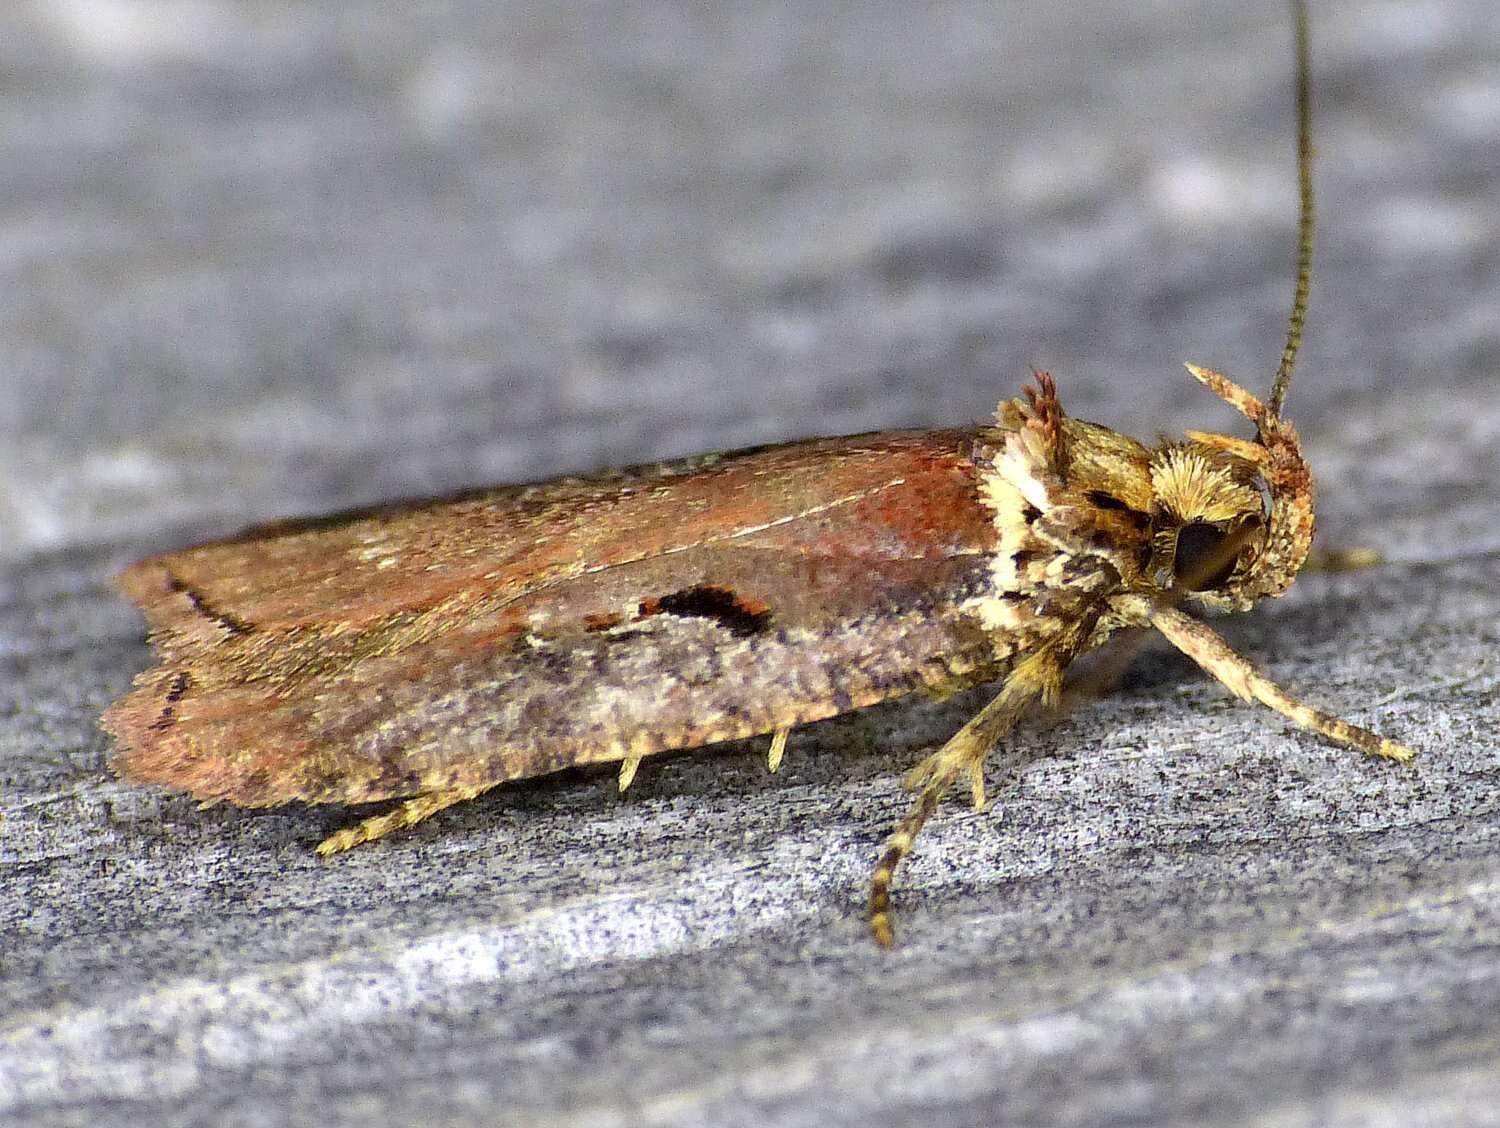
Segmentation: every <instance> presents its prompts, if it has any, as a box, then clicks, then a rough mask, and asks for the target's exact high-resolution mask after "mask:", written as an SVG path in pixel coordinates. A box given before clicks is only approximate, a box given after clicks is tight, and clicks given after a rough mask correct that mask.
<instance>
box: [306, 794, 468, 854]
mask: <svg viewBox="0 0 1500 1128" xmlns="http://www.w3.org/2000/svg"><path fill="white" fill-rule="evenodd" d="M494 786H495V784H494V783H482V784H471V785H468V786H465V787H451V788H448V789H447V790H444V791H429V792H427V793H426V794H425V795H418V796H416V797H414V798H411V799H408V800H407V801H406V802H404V803H402V804H401V806H399V807H397V808H396V809H395V810H394V811H387V812H386V813H385V814H383V815H374V816H372V817H370V818H368V819H365V820H364V821H363V822H359V823H355V824H354V825H353V826H350V827H345V828H344V829H343V830H341V831H338V832H337V833H335V834H330V835H329V836H328V837H327V838H325V839H323V841H322V842H319V843H318V845H317V852H318V853H319V854H320V855H322V856H323V857H325V858H326V857H328V856H329V855H331V854H338V853H342V852H343V851H344V850H348V849H351V848H353V847H355V846H359V845H362V844H363V843H366V842H374V841H375V839H377V838H382V837H384V836H385V835H387V834H390V833H391V832H392V831H393V830H405V829H406V828H407V827H409V826H416V825H417V823H419V822H421V821H422V820H423V819H426V818H428V817H430V816H432V815H435V814H437V813H438V812H439V811H441V810H442V809H443V808H444V807H451V806H453V805H454V804H455V803H462V802H464V800H466V799H473V798H474V797H475V796H476V795H483V794H484V793H485V792H486V791H488V790H489V789H490V788H492V787H494Z"/></svg>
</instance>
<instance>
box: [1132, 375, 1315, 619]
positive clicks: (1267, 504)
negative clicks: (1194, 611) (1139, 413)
mask: <svg viewBox="0 0 1500 1128" xmlns="http://www.w3.org/2000/svg"><path fill="white" fill-rule="evenodd" d="M1187 367H1188V370H1189V371H1190V372H1192V374H1193V375H1194V376H1196V377H1197V378H1198V379H1199V380H1200V381H1202V382H1203V383H1204V384H1205V385H1207V387H1208V388H1209V389H1210V390H1211V391H1213V392H1214V393H1215V394H1216V395H1218V396H1220V397H1221V398H1222V399H1224V400H1225V401H1227V402H1228V403H1229V404H1230V405H1231V406H1232V407H1234V408H1235V409H1236V410H1237V411H1239V412H1240V413H1241V414H1242V415H1244V416H1245V417H1246V418H1248V419H1249V420H1250V421H1251V422H1252V423H1254V424H1255V429H1256V436H1255V438H1254V439H1253V440H1252V439H1239V438H1235V437H1233V436H1231V435H1219V434H1212V433H1209V432H1204V431H1189V432H1188V435H1187V439H1188V441H1187V442H1185V443H1169V444H1166V445H1164V446H1162V447H1160V448H1158V449H1157V450H1156V451H1155V452H1153V454H1152V456H1151V464H1150V471H1151V484H1152V491H1153V493H1154V494H1155V499H1156V503H1157V514H1158V516H1157V519H1156V521H1155V523H1154V528H1153V535H1152V561H1153V568H1154V569H1155V570H1156V571H1157V572H1158V573H1159V574H1162V579H1167V580H1168V582H1169V583H1171V584H1175V585H1180V586H1182V587H1186V588H1187V589H1188V590H1190V591H1192V592H1193V593H1194V599H1195V601H1196V602H1199V603H1202V604H1204V605H1206V606H1209V607H1216V608H1223V609H1231V608H1232V609H1237V610H1243V609H1245V608H1247V607H1249V606H1250V605H1251V604H1253V603H1254V602H1255V601H1256V600H1258V599H1262V598H1265V597H1267V596H1275V595H1280V594H1281V593H1282V592H1284V591H1285V590H1286V589H1287V588H1288V587H1289V586H1290V585H1291V582H1292V580H1294V579H1295V578H1296V576H1297V573H1298V572H1299V571H1300V570H1301V568H1302V564H1303V562H1304V561H1305V560H1306V559H1307V553H1308V549H1309V548H1310V547H1311V546H1312V534H1313V484H1312V475H1311V474H1310V473H1309V472H1308V469H1307V463H1306V461H1305V460H1304V459H1303V457H1302V448H1301V445H1300V444H1299V443H1298V441H1297V432H1296V430H1295V429H1293V427H1292V425H1291V424H1290V423H1288V422H1286V421H1285V420H1283V419H1282V418H1281V417H1280V413H1279V412H1277V411H1274V410H1273V409H1272V408H1271V407H1269V406H1268V405H1266V404H1263V403H1262V402H1261V401H1260V400H1258V399H1256V398H1255V397H1254V396H1253V395H1251V394H1250V393H1249V392H1247V391H1246V390H1245V389H1244V388H1241V387H1240V386H1239V385H1238V384H1235V383H1233V382H1232V381H1231V380H1229V379H1227V378H1226V377H1224V376H1222V375H1220V374H1219V373H1217V372H1213V371H1210V370H1209V369H1206V368H1200V367H1198V366H1197V365H1193V364H1190V365H1188V366H1187Z"/></svg>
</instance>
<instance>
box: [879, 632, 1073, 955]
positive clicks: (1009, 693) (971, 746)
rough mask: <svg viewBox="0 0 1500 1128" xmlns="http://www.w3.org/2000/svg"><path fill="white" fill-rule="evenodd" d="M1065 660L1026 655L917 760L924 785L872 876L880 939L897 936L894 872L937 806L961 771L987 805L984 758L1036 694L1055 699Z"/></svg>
mask: <svg viewBox="0 0 1500 1128" xmlns="http://www.w3.org/2000/svg"><path fill="white" fill-rule="evenodd" d="M1062 670H1063V665H1062V663H1061V662H1060V661H1059V660H1058V658H1057V656H1056V655H1055V654H1053V652H1052V651H1051V649H1050V648H1049V649H1044V650H1041V651H1038V652H1037V653H1035V654H1033V655H1031V656H1030V657H1028V658H1026V659H1024V660H1023V661H1022V662H1021V663H1020V664H1018V665H1017V666H1016V667H1015V669H1013V670H1012V671H1011V673H1010V676H1009V677H1008V678H1006V679H1005V685H1004V686H1002V687H1001V689H1000V692H999V693H998V694H996V695H995V697H994V699H993V700H992V701H991V702H990V703H989V704H988V705H986V706H985V707H984V708H983V709H981V710H980V711H979V712H978V713H976V714H975V715H974V716H973V717H971V718H970V719H969V722H968V723H967V724H965V725H964V727H963V728H961V729H959V730H958V732H956V733H954V734H953V736H952V738H951V739H950V740H949V741H948V743H946V744H944V745H943V746H942V747H941V748H940V749H938V750H937V752H935V753H933V754H932V755H931V756H929V757H927V759H925V760H923V761H922V762H921V763H920V764H918V765H917V766H916V767H915V768H914V769H912V771H911V772H909V773H908V774H907V776H906V779H905V781H904V783H905V785H906V787H907V788H908V789H910V790H917V789H918V788H920V793H919V794H918V795H917V801H916V802H915V803H914V804H913V805H912V808H911V810H910V811H908V812H907V814H906V817H905V818H903V819H902V820H901V821H900V822H899V823H897V824H896V829H895V830H894V831H893V832H892V834H891V836H890V837H889V838H887V839H886V843H885V850H884V851H883V852H882V853H881V855H880V861H879V862H878V863H876V866H875V873H874V875H873V876H872V877H871V878H870V931H871V932H872V933H874V935H875V942H876V943H877V944H879V945H880V946H881V947H882V948H889V947H890V946H891V945H892V944H893V943H894V942H895V934H894V933H893V932H892V930H891V877H892V876H893V875H894V874H895V872H896V867H897V866H899V865H900V864H901V862H902V860H903V859H904V858H905V857H906V856H907V855H908V854H910V853H911V848H912V843H913V842H915V841H916V837H917V835H918V834H919V833H920V832H921V830H922V827H923V826H924V825H925V824H926V822H927V820H928V819H929V818H930V817H931V816H932V812H933V811H935V810H936V809H937V805H938V802H939V801H940V800H941V799H942V797H943V795H944V793H946V792H947V790H948V789H949V788H950V787H952V786H953V783H954V781H955V780H957V779H958V777H959V776H961V775H963V774H965V773H967V774H968V776H969V779H970V783H971V785H972V787H973V793H974V803H975V806H976V807H980V808H982V807H983V806H984V758H985V757H986V756H987V755H989V753H990V750H991V749H992V748H994V747H995V745H996V744H997V743H998V742H999V741H1000V740H1001V739H1002V738H1004V737H1005V736H1006V735H1007V734H1008V733H1009V732H1010V731H1011V730H1012V729H1014V728H1015V727H1016V722H1017V721H1019V720H1020V719H1021V715H1022V714H1023V713H1024V712H1025V711H1026V707H1027V706H1028V705H1030V704H1031V702H1032V701H1033V700H1035V699H1036V698H1037V697H1042V698H1044V699H1047V700H1052V699H1055V698H1056V696H1057V693H1058V689H1059V686H1060V685H1061V682H1062Z"/></svg>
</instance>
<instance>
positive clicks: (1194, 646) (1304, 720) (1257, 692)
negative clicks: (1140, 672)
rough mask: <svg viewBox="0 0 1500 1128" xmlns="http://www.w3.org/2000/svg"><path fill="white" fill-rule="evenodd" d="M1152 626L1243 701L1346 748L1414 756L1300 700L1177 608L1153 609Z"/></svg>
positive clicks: (1390, 755) (1393, 757)
mask: <svg viewBox="0 0 1500 1128" xmlns="http://www.w3.org/2000/svg"><path fill="white" fill-rule="evenodd" d="M1151 625H1152V626H1154V627H1155V628H1156V629H1157V630H1159V631H1161V633H1162V634H1164V635H1166V636H1167V638H1168V639H1169V640H1170V641H1171V643H1172V645H1173V646H1175V647H1177V649H1178V650H1180V651H1182V652H1183V653H1184V654H1186V655H1187V656H1188V657H1189V658H1191V659H1192V660H1193V661H1194V662H1197V663H1198V665H1200V666H1202V667H1203V668H1204V669H1205V670H1207V671H1208V672H1209V673H1210V674H1212V675H1213V676H1214V677H1215V678H1217V679H1218V680H1219V681H1220V682H1222V683H1223V684H1224V686H1225V687H1226V688H1227V689H1228V690H1229V692H1231V693H1233V694H1234V695H1235V696H1236V697H1239V698H1241V699H1242V700H1244V701H1252V700H1253V701H1259V702H1260V703H1261V704H1262V705H1266V706H1269V707H1270V708H1272V709H1275V710H1276V711H1277V712H1278V713H1280V714H1281V715H1282V716H1283V717H1286V718H1287V719H1288V720H1291V721H1294V722H1296V723H1297V724H1299V725H1301V726H1302V727H1303V728H1306V729H1311V730H1312V731H1313V732H1317V733H1321V734H1322V735H1324V736H1326V737H1328V739H1330V740H1334V741H1337V742H1338V743H1340V744H1344V745H1347V746H1349V747H1350V748H1356V749H1358V750H1359V751H1361V752H1368V753H1369V754H1370V755H1372V756H1383V757H1385V758H1386V759H1388V760H1400V761H1406V760H1410V759H1411V758H1412V757H1413V756H1415V755H1416V753H1415V752H1413V751H1412V750H1411V749H1410V748H1408V747H1406V745H1404V744H1397V743H1396V742H1395V741H1394V740H1387V739H1386V738H1385V737H1383V736H1380V735H1379V734H1377V733H1373V732H1371V731H1370V730H1369V729H1364V728H1360V727H1359V726H1358V725H1356V724H1351V723H1350V722H1349V721H1346V720H1343V719H1342V718H1340V717H1335V716H1334V715H1333V714H1331V713H1325V712H1323V711H1322V710H1321V709H1314V708H1313V707H1312V706H1311V705H1304V704H1303V703H1302V702H1300V701H1298V700H1297V699H1296V698H1294V697H1292V696H1291V695H1290V694H1288V693H1287V692H1286V691H1285V690H1284V689H1282V688H1281V687H1280V686H1278V685H1277V684H1276V683H1275V682H1273V681H1271V679H1269V678H1268V677H1266V676H1265V675H1264V674H1262V673H1261V672H1260V671H1259V670H1257V669H1256V668H1255V667H1254V665H1252V664H1251V663H1250V662H1249V661H1248V660H1247V659H1245V658H1241V657H1240V656H1239V655H1238V654H1236V653H1235V652H1234V651H1233V650H1231V649H1230V648H1229V644H1228V643H1227V642H1225V641H1224V640H1223V639H1222V638H1220V637H1219V635H1218V634H1216V633H1215V632H1214V631H1213V630H1212V629H1211V628H1210V627H1209V626H1208V625H1207V624H1205V623H1202V622H1200V621H1199V620H1197V619H1194V618H1193V617H1192V616H1190V615H1184V614H1183V613H1182V612H1181V611H1178V610H1177V609H1176V608H1171V607H1162V608H1158V609H1157V610H1155V611H1153V612H1152V614H1151Z"/></svg>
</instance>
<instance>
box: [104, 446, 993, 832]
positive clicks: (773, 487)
mask: <svg viewBox="0 0 1500 1128" xmlns="http://www.w3.org/2000/svg"><path fill="white" fill-rule="evenodd" d="M977 437H978V436H977V432H973V431H936V432H890V433H883V434H876V435H866V436H854V437H849V438H840V439H824V440H816V441H810V442H805V443H795V444H790V445H787V446H780V447H770V448H763V449H760V450H754V451H748V452H742V453H739V454H730V455H722V456H715V457H712V458H709V459H700V460H694V461H693V462H691V463H683V464H677V465H675V466H671V465H669V466H658V467H643V468H637V469H634V470H629V471H621V472H615V473H613V474H611V475H609V476H608V477H607V478H602V479H563V480H560V481H557V482H551V483H545V484H541V485H535V486H521V487H514V488H507V489H501V490H493V491H487V492H483V493H478V494H473V495H468V496H466V497H463V498H459V499H454V500H450V501H445V502H433V503H425V504H416V505H402V506H395V507H389V508H385V509H377V510H370V511H365V512H362V513H359V514H354V515H350V516H348V517H346V518H343V519H339V518H330V519H323V520H315V521H310V522H290V523H281V524H276V525H270V526H265V527H262V528H260V529H253V530H250V531H249V532H247V533H245V534H242V535H241V536H239V537H235V538H233V539H230V540H226V541H220V542H215V543H212V544H206V545H202V546H199V547H196V548H191V549H186V550H184V551H181V552H174V553H168V554H165V555H162V556H156V557H152V558H149V559H147V560H144V561H142V562H140V563H139V564H136V565H135V566H133V567H132V568H130V569H129V570H128V571H126V572H125V573H124V575H123V576H122V577H121V580H120V586H121V587H122V589H123V590H124V591H125V592H126V594H128V595H129V596H130V597H131V598H132V599H134V600H135V601H136V602H137V603H139V604H140V605H141V607H142V608H143V609H144V610H145V612H146V615H147V618H148V620H149V622H150V627H151V636H152V641H153V643H154V644H155V646H156V647H157V649H158V651H159V652H160V655H161V657H162V664H161V665H160V666H158V667H156V668H154V669H152V670H148V671H147V672H146V673H144V674H142V675H141V677H140V678H139V679H138V681H137V686H136V688H135V690H134V691H133V692H132V693H131V694H129V695H128V696H126V697H125V698H123V699H122V700H121V701H120V702H118V703H117V704H116V705H115V706H113V707H112V708H111V709H110V710H109V712H108V713H107V714H106V715H105V719H104V723H105V725H106V727H107V728H108V729H109V730H110V731H111V732H113V733H114V734H115V735H116V736H117V737H118V738H119V742H120V748H121V751H120V754H119V759H118V767H119V770H120V771H121V773H122V774H123V775H124V776H125V777H126V778H129V779H132V780H139V781H150V782H156V783H161V784H164V785H166V786H170V787H174V788H178V789H182V790H187V791H190V792H191V793H193V794H194V795H196V796H198V797H200V798H205V799H227V800H230V801H233V802H236V803H240V804H244V805H249V806H263V805H270V804H275V803H281V802H286V801H288V800H292V799H303V800H307V801H312V802H343V803H349V802H364V801H368V800H375V799H384V798H395V797H400V796H407V795H412V794H417V793H423V792H428V791H433V790H440V789H446V788H451V787H455V786H472V785H479V784H490V783H494V782H499V781H501V780H505V779H516V778H522V777H526V776H532V775H538V774H542V773H544V772H548V771H553V770H556V769H559V768H562V767H567V766H570V765H573V764H583V763H590V762H597V761H603V760H611V759H620V758H624V757H627V756H639V755H649V754H651V753H654V752H659V751H665V750H668V749H673V748H685V747H694V746H697V745H700V744H706V743H711V742H714V741H718V740H725V739H730V738H735V737H743V736H750V735H754V734H756V733H761V732H769V731H771V730H773V729H776V728H780V727H784V726H787V725H792V724H800V723H804V722H807V721H812V720H816V719H820V718H822V717H826V716H830V715H833V714H836V713H840V712H845V711H848V710H849V709H853V708H859V707H861V706H864V705H868V704H873V703H874V702H876V701H879V700H883V699H885V698H888V697H892V696H896V695H899V694H902V693H907V692H911V691H912V690H915V689H919V688H922V687H924V686H933V687H936V686H942V685H945V684H949V683H951V682H952V681H953V680H954V679H956V678H957V679H962V678H967V677H970V676H975V675H977V674H982V673H993V672H996V671H995V670H994V669H993V667H994V666H995V662H994V659H993V656H992V651H991V648H990V644H989V642H988V640H987V639H986V638H985V636H984V635H983V633H982V632H981V631H980V630H979V629H978V628H977V626H975V625H974V624H973V623H972V622H971V621H970V618H969V616H966V615H963V614H961V613H960V612H959V610H958V604H959V603H960V602H961V601H962V600H963V599H965V598H967V597H968V595H970V594H972V593H973V592H974V591H975V590H977V588H978V586H979V585H981V584H982V583H983V582H984V580H985V575H986V565H987V562H988V555H987V554H988V553H990V552H991V551H992V550H993V547H994V541H995V535H994V532H993V526H992V524H991V521H990V515H989V513H988V512H987V511H986V510H985V509H984V508H983V507H982V506H981V505H980V503H979V502H978V500H977V496H976V482H975V470H974V466H973V463H972V460H971V449H972V447H973V445H974V443H975V441H976V439H977Z"/></svg>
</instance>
